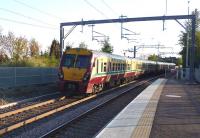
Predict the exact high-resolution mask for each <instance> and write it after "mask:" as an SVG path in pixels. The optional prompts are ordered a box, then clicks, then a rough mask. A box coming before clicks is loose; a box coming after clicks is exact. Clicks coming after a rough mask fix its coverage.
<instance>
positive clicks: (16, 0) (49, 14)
mask: <svg viewBox="0 0 200 138" xmlns="http://www.w3.org/2000/svg"><path fill="white" fill-rule="evenodd" d="M13 1H14V2H16V3H18V4H21V5H23V6H25V7H28V8H30V9H32V10H35V11H37V12H40V13H42V14H45V15H47V16H51V17H54V18H57V19H60V20H63V18H60V17H58V16H56V15H54V14H51V13H48V12H46V11H43V10H40V9H38V8H35V7H32V6H30V5H28V4H26V3H24V2H21V1H18V0H13Z"/></svg>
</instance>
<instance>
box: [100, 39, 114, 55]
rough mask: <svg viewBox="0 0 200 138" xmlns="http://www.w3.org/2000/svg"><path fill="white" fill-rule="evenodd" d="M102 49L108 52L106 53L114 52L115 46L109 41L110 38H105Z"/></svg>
mask: <svg viewBox="0 0 200 138" xmlns="http://www.w3.org/2000/svg"><path fill="white" fill-rule="evenodd" d="M101 51H102V52H106V53H112V52H113V46H111V44H110V43H109V40H106V39H105V40H104V41H103V43H102V48H101Z"/></svg>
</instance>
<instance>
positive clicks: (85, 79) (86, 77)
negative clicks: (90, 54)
mask: <svg viewBox="0 0 200 138" xmlns="http://www.w3.org/2000/svg"><path fill="white" fill-rule="evenodd" d="M89 78H90V73H89V72H87V73H86V74H85V75H84V77H83V81H87V80H88V79H89Z"/></svg>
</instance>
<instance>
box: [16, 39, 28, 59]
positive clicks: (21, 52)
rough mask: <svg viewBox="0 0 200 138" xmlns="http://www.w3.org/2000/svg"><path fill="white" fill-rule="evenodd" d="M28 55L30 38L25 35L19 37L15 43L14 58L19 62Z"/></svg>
mask: <svg viewBox="0 0 200 138" xmlns="http://www.w3.org/2000/svg"><path fill="white" fill-rule="evenodd" d="M27 56H28V40H27V39H26V38H24V37H17V38H16V39H15V43H14V49H13V59H14V61H16V62H18V61H20V60H22V59H24V58H27Z"/></svg>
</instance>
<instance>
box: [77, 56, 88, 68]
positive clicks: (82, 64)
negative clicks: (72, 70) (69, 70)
mask: <svg viewBox="0 0 200 138" xmlns="http://www.w3.org/2000/svg"><path fill="white" fill-rule="evenodd" d="M90 59H91V56H87V55H78V56H77V59H76V64H75V67H76V68H87V67H88V66H89V65H90Z"/></svg>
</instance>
